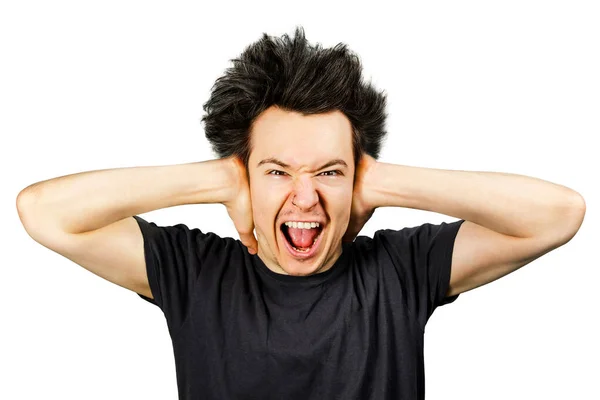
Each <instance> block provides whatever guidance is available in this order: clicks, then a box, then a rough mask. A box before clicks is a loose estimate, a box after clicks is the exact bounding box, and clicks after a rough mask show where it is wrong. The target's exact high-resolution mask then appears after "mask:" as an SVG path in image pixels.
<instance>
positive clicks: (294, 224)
mask: <svg viewBox="0 0 600 400" xmlns="http://www.w3.org/2000/svg"><path fill="white" fill-rule="evenodd" d="M285 225H286V226H287V227H289V228H300V229H311V228H318V227H319V223H318V222H292V221H290V222H286V223H285Z"/></svg>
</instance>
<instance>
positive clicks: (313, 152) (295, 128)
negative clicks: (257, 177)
mask: <svg viewBox="0 0 600 400" xmlns="http://www.w3.org/2000/svg"><path fill="white" fill-rule="evenodd" d="M251 144H252V153H251V155H250V167H251V168H257V167H258V164H259V163H260V162H261V161H263V160H265V159H269V158H274V159H277V160H280V161H283V162H284V163H286V164H287V165H289V166H291V167H292V168H294V169H295V168H299V167H302V166H306V167H311V168H314V169H317V168H318V167H320V166H322V165H323V164H324V163H327V162H330V161H332V160H342V161H343V162H344V163H345V164H347V165H348V166H350V164H351V163H352V162H353V153H352V126H351V124H350V121H349V120H348V119H347V118H346V116H345V115H344V114H343V113H341V112H340V111H333V112H329V113H326V114H313V115H306V116H304V115H302V114H300V113H296V112H290V111H284V110H282V109H280V108H276V107H271V108H269V109H267V110H265V112H263V113H262V114H261V115H260V116H259V117H258V118H257V119H256V120H255V121H254V124H253V126H252V131H251Z"/></svg>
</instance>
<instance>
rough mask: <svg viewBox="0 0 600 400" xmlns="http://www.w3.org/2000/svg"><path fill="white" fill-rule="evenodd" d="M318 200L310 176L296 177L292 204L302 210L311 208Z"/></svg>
mask: <svg viewBox="0 0 600 400" xmlns="http://www.w3.org/2000/svg"><path fill="white" fill-rule="evenodd" d="M318 202H319V195H318V193H317V191H316V188H315V185H314V183H313V182H312V180H311V177H310V176H303V177H298V178H297V179H296V180H295V182H294V192H293V193H292V204H293V205H295V206H296V207H298V208H299V209H301V210H303V211H308V210H310V209H312V208H313V207H314V206H315V205H316V204H317V203H318Z"/></svg>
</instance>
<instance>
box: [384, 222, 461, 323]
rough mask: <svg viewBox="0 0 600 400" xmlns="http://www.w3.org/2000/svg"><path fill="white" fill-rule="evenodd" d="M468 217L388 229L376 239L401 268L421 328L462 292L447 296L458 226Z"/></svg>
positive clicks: (410, 306)
mask: <svg viewBox="0 0 600 400" xmlns="http://www.w3.org/2000/svg"><path fill="white" fill-rule="evenodd" d="M463 222H464V220H462V219H461V220H458V221H455V222H450V223H447V222H442V223H441V224H439V225H436V224H430V223H426V224H423V225H420V226H415V227H410V228H404V229H402V230H391V229H384V230H380V231H377V232H376V233H375V237H374V239H378V240H377V241H378V243H380V245H381V246H383V247H384V249H385V252H384V253H385V254H386V255H388V256H389V257H390V258H391V259H392V264H393V265H394V267H395V268H396V270H397V273H398V276H399V278H400V281H401V287H402V290H403V291H404V293H403V294H402V295H403V296H405V303H406V304H407V306H408V308H409V310H410V312H411V314H412V315H413V316H414V317H415V318H417V320H418V321H419V324H420V326H421V329H423V330H424V329H425V324H426V323H427V321H428V320H429V317H431V314H433V311H434V310H435V309H436V308H437V307H438V306H442V305H444V304H448V303H452V302H454V301H455V300H456V299H457V298H458V296H459V294H457V295H454V296H449V297H446V293H447V292H448V289H449V287H450V273H451V268H452V252H453V249H454V241H455V239H456V235H457V234H458V230H459V228H460V226H461V225H462V223H463Z"/></svg>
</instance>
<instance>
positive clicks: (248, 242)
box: [240, 231, 258, 254]
mask: <svg viewBox="0 0 600 400" xmlns="http://www.w3.org/2000/svg"><path fill="white" fill-rule="evenodd" d="M240 240H241V242H242V244H243V245H244V246H246V247H247V248H248V252H249V253H250V254H256V253H258V241H257V240H256V237H255V236H254V232H253V231H250V233H240Z"/></svg>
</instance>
